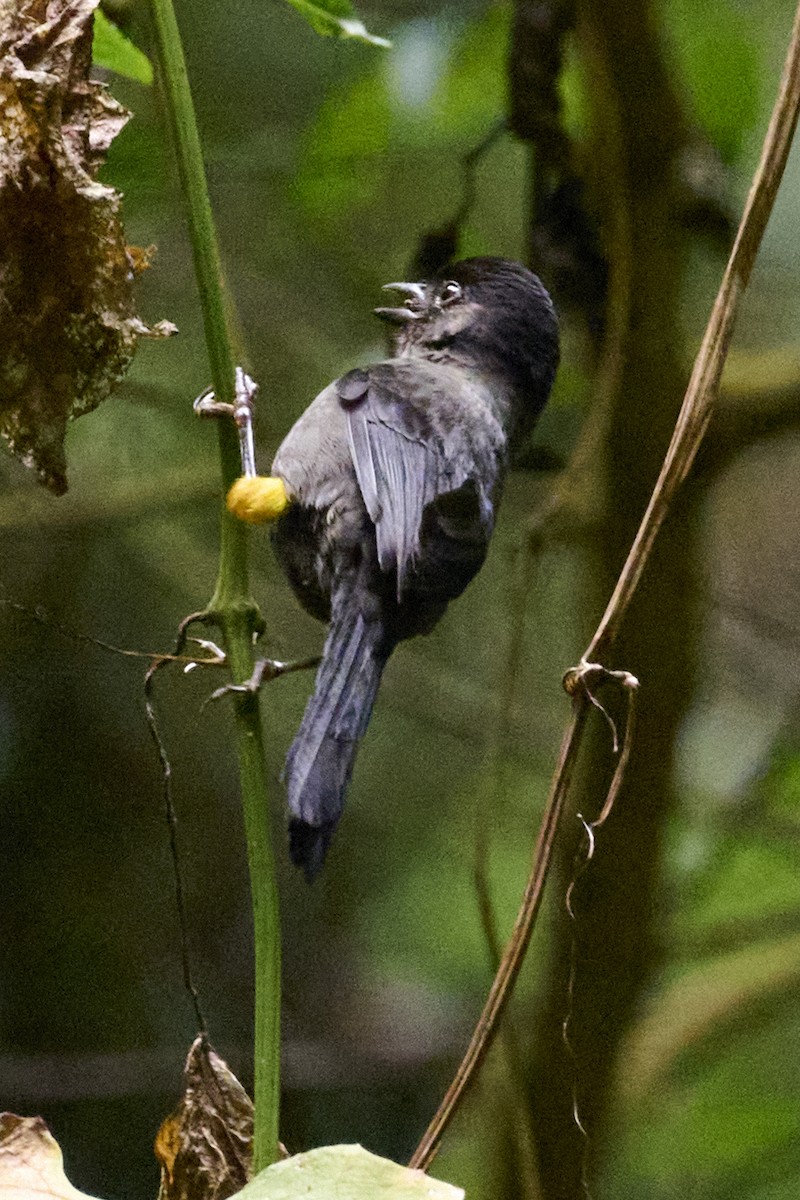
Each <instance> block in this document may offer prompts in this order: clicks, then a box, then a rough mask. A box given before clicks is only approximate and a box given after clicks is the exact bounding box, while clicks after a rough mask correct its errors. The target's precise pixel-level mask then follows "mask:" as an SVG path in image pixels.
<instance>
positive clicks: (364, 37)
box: [287, 0, 391, 46]
mask: <svg viewBox="0 0 800 1200" xmlns="http://www.w3.org/2000/svg"><path fill="white" fill-rule="evenodd" d="M287 3H288V4H291V6H292V8H296V9H297V11H298V12H299V13H301V14H302V16H304V17H305V19H306V20H307V21H308V23H309V25H310V26H311V28H312V29H315V30H316V32H317V33H321V34H322V35H323V37H339V38H355V39H356V40H357V41H359V42H368V43H369V45H371V46H391V42H387V40H386V38H382V37H375V35H374V34H372V33H369V32H368V31H367V28H366V26H365V25H364V22H363V21H360V20H359V19H358V17H357V16H356V13H355V9H354V8H353V6H352V4H351V3H350V0H287Z"/></svg>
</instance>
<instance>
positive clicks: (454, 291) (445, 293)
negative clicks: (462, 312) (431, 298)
mask: <svg viewBox="0 0 800 1200" xmlns="http://www.w3.org/2000/svg"><path fill="white" fill-rule="evenodd" d="M460 299H461V287H460V285H459V284H457V283H456V281H455V280H454V279H448V281H447V283H446V284H445V285H444V287H443V288H442V290H441V293H440V301H441V303H442V304H443V305H444V304H452V303H453V301H454V300H460Z"/></svg>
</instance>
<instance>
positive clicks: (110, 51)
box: [92, 8, 153, 86]
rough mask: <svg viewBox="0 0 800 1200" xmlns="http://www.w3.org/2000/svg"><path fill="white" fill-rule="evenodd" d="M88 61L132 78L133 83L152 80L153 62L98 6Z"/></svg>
mask: <svg viewBox="0 0 800 1200" xmlns="http://www.w3.org/2000/svg"><path fill="white" fill-rule="evenodd" d="M92 61H93V62H94V63H95V64H96V65H97V66H98V67H105V68H106V70H108V71H116V73H117V75H124V76H125V77H126V79H135V80H136V82H137V83H144V84H147V85H148V86H149V85H150V84H152V82H153V66H152V63H151V62H150V59H149V58H148V57H147V55H146V54H144V53H143V52H142V51H141V50H140V49H139V47H138V46H134V44H133V42H130V41H128V39H127V38H126V37H125V34H124V33H123V32H122V30H121V29H119V28H118V27H117V26H116V25H115V24H114V23H113V21H109V19H108V17H107V16H106V15H105V14H104V13H103V12H102V10H101V9H99V8H98V9H97V10H96V12H95V14H94V41H93V42H92Z"/></svg>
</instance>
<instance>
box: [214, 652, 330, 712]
mask: <svg viewBox="0 0 800 1200" xmlns="http://www.w3.org/2000/svg"><path fill="white" fill-rule="evenodd" d="M319 663H320V656H319V655H314V656H313V657H312V658H301V659H297V660H296V661H293V662H279V661H278V660H277V659H274V658H259V659H258V660H257V661H256V664H255V666H254V667H253V674H252V675H251V676H250V678H249V679H245V681H244V683H226V684H225V686H224V687H219V688H217V689H216V691H213V692H212V693H211V695H210V696H209V698H208V701H207V703H210V702H211V701H212V700H221V699H222V697H223V696H228V695H234V696H255V695H257V694H258V692H259V690H260V688H261V685H262V684H264V683H269V681H270V680H271V679H277V678H278V677H279V676H281V675H290V674H291V673H292V672H293V671H307V670H310V669H311V668H313V667H318V666H319Z"/></svg>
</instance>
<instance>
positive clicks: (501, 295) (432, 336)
mask: <svg viewBox="0 0 800 1200" xmlns="http://www.w3.org/2000/svg"><path fill="white" fill-rule="evenodd" d="M386 289H387V290H396V291H399V292H400V293H401V294H402V295H404V296H405V297H406V299H405V301H404V303H403V304H402V305H401V306H399V307H397V308H376V309H375V312H376V314H377V316H379V317H381V318H382V319H383V320H384V321H388V322H389V323H390V324H391V325H393V326H395V339H394V343H395V344H394V349H395V354H397V355H418V356H420V357H424V358H428V359H435V360H443V361H450V362H455V363H457V364H459V365H462V366H465V367H467V368H471V369H474V370H477V371H479V372H480V373H482V374H486V375H489V376H491V375H492V373H496V374H497V375H499V376H501V377H502V378H503V381H504V382H506V383H508V384H510V385H511V386H512V388H513V389H514V390H515V391H516V392H517V393H518V394H520V396H521V398H524V400H525V401H526V407H529V406H532V407H533V408H534V409H535V412H538V411H539V409H541V407H542V406H543V405H544V402H545V400H546V399H547V396H548V393H549V391H550V387H551V385H552V382H553V378H554V376H555V371H556V367H557V366H558V357H559V350H558V322H557V320H556V315H555V311H554V309H553V304H552V301H551V300H550V297H549V295H548V294H547V292H546V290H545V288H544V286H543V285H542V283H541V280H539V279H538V278H537V276H536V275H534V274H533V272H532V271H529V270H528V268H527V267H523V266H522V265H521V264H520V263H516V262H511V261H510V260H508V259H505V258H467V259H464V260H463V261H461V262H457V263H454V264H452V265H451V266H449V267H445V268H444V269H443V270H442V271H441V272H440V273H439V274H437V275H435V276H434V277H433V278H432V279H428V280H424V281H421V282H416V283H389V284H387V285H386ZM534 415H535V413H534Z"/></svg>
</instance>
